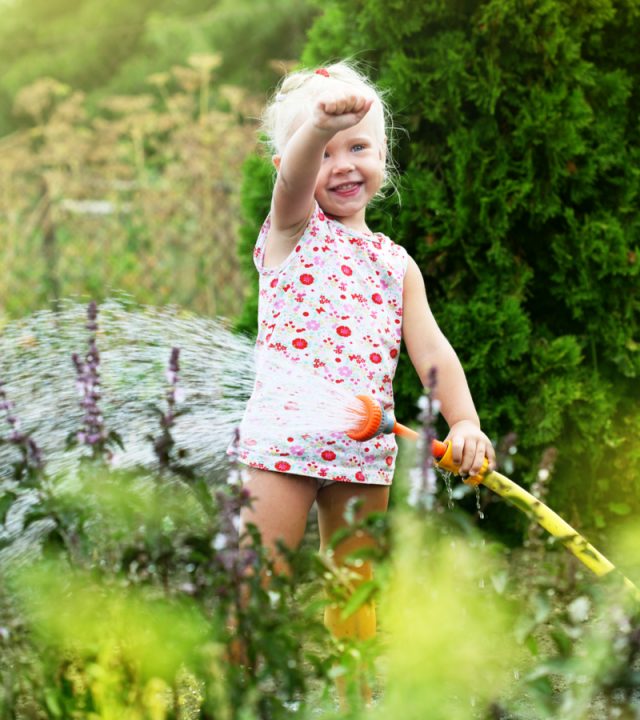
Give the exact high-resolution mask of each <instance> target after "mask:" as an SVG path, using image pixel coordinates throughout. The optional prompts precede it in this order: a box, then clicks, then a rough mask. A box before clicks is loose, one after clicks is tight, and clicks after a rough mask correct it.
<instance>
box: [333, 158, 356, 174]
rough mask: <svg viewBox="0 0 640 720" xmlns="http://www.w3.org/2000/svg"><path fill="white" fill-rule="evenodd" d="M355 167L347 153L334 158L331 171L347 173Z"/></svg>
mask: <svg viewBox="0 0 640 720" xmlns="http://www.w3.org/2000/svg"><path fill="white" fill-rule="evenodd" d="M355 169H356V166H355V165H354V164H353V162H352V159H351V157H350V156H349V155H339V156H338V157H336V158H335V160H334V163H333V167H332V168H331V172H332V174H333V175H344V174H345V173H349V172H351V171H352V170H355Z"/></svg>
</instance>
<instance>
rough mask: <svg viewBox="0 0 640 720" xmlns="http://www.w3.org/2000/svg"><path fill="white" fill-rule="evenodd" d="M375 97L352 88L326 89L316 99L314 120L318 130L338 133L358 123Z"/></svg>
mask: <svg viewBox="0 0 640 720" xmlns="http://www.w3.org/2000/svg"><path fill="white" fill-rule="evenodd" d="M371 105H373V98H372V97H369V96H368V95H364V94H363V93H359V92H354V91H351V90H326V91H325V92H323V93H322V94H321V95H320V96H319V97H318V100H317V101H316V105H315V107H314V108H313V113H312V122H313V124H314V125H315V127H316V128H317V129H318V130H322V131H323V132H329V133H333V134H335V133H337V132H340V130H346V129H347V128H350V127H353V126H354V125H357V124H358V123H359V122H360V121H361V120H362V118H363V117H364V116H365V115H366V114H367V113H368V112H369V109H370V108H371Z"/></svg>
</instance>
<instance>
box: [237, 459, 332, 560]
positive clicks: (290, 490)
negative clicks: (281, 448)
mask: <svg viewBox="0 0 640 720" xmlns="http://www.w3.org/2000/svg"><path fill="white" fill-rule="evenodd" d="M244 486H245V488H246V489H247V490H248V491H249V492H250V493H251V497H252V498H253V507H252V508H245V509H244V510H243V511H242V515H241V518H242V525H243V526H245V525H246V524H248V523H253V524H254V525H255V526H256V527H257V528H258V530H259V531H260V534H261V535H262V542H263V543H264V545H265V547H267V548H268V549H269V550H271V552H272V553H273V554H274V556H275V559H276V568H275V569H276V572H283V571H286V570H287V567H286V565H285V564H284V562H283V561H282V560H279V559H278V557H277V553H276V546H277V542H278V540H282V541H283V542H284V544H285V545H287V546H288V547H290V548H296V547H298V545H299V544H300V542H301V540H302V537H303V535H304V530H305V527H306V525H307V517H308V516H309V510H311V506H312V505H313V502H314V500H315V499H316V494H317V492H318V483H317V482H316V480H315V478H312V477H303V476H302V475H290V474H289V473H277V472H271V471H269V470H257V469H255V468H249V469H248V471H247V476H246V479H245V483H244Z"/></svg>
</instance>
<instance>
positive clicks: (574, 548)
mask: <svg viewBox="0 0 640 720" xmlns="http://www.w3.org/2000/svg"><path fill="white" fill-rule="evenodd" d="M431 453H432V455H433V458H434V461H435V463H436V465H438V467H441V468H442V469H443V470H448V471H449V472H451V473H453V474H454V475H459V474H460V472H459V471H460V465H456V464H455V463H454V462H453V458H452V446H451V443H450V442H446V443H443V442H440V441H438V440H434V441H433V442H432V445H431ZM488 468H489V460H488V459H487V458H485V461H484V464H483V466H482V468H481V470H480V472H479V473H478V474H477V475H470V476H468V477H462V476H461V479H462V481H463V482H464V483H466V484H467V485H472V486H473V487H477V486H478V485H480V484H481V483H482V485H484V486H485V487H488V488H489V489H490V490H493V492H495V493H497V494H498V495H500V496H502V497H503V498H505V500H508V501H509V502H510V503H511V504H512V505H515V506H516V507H517V508H518V509H519V510H522V512H524V513H525V514H526V515H528V516H529V517H531V518H533V519H534V520H535V521H536V522H537V523H538V524H539V525H541V526H542V527H543V528H544V529H545V530H546V531H547V532H548V533H550V534H551V535H553V536H554V537H556V538H558V540H560V542H561V543H562V544H563V545H564V546H565V547H566V548H567V549H568V550H570V551H571V552H572V553H573V554H574V555H575V556H576V557H577V558H578V560H580V561H581V562H583V563H584V564H585V565H586V566H587V567H588V568H589V570H591V571H592V572H594V573H595V574H596V575H600V576H602V575H608V574H609V573H610V572H613V571H614V570H616V568H615V566H614V565H612V563H610V562H609V560H607V558H606V557H604V555H601V554H600V553H599V552H598V551H597V550H596V549H595V548H594V547H593V545H591V544H590V543H588V542H587V541H586V540H585V539H584V538H583V537H582V536H581V535H579V534H578V533H577V532H576V531H575V530H574V529H573V528H572V527H571V525H569V524H568V523H566V522H565V521H564V520H563V519H562V518H561V517H560V516H559V515H557V514H556V513H554V512H553V510H551V509H550V508H548V507H547V506H546V505H545V504H544V503H542V502H540V500H538V499H537V498H535V497H534V496H533V495H531V494H530V493H528V492H527V491H526V490H524V489H523V488H521V487H520V486H519V485H516V484H515V483H514V482H513V481H512V480H509V478H507V477H505V476H504V475H501V474H500V473H498V472H495V471H494V472H487V470H488ZM616 572H618V571H616ZM619 574H620V576H621V577H622V581H623V583H624V584H625V585H626V587H627V588H628V589H629V590H630V591H631V593H632V596H633V597H634V599H635V600H636V602H640V590H639V589H638V588H637V587H636V586H635V585H634V584H633V583H632V582H631V580H629V579H628V578H626V577H624V575H622V574H621V573H619Z"/></svg>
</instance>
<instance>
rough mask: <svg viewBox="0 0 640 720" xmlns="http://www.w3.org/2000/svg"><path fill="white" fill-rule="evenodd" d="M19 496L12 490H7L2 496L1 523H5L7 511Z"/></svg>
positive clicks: (0, 498) (0, 506)
mask: <svg viewBox="0 0 640 720" xmlns="http://www.w3.org/2000/svg"><path fill="white" fill-rule="evenodd" d="M17 497H18V496H17V495H16V493H13V492H11V491H7V492H5V494H4V495H3V496H2V497H0V523H2V524H3V525H4V523H5V520H6V519H7V513H8V512H9V509H10V508H11V506H12V505H13V503H14V501H15V499H16V498H17Z"/></svg>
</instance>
